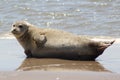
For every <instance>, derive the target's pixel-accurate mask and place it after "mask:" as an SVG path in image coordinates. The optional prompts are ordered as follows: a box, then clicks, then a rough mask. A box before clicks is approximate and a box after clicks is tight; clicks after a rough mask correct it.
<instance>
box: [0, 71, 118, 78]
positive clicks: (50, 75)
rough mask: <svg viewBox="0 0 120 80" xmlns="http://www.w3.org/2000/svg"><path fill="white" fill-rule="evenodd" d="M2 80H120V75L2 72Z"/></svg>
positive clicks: (0, 73) (0, 74)
mask: <svg viewBox="0 0 120 80" xmlns="http://www.w3.org/2000/svg"><path fill="white" fill-rule="evenodd" d="M0 80H120V74H115V73H114V74H113V73H106V72H100V73H99V72H86V71H84V72H83V71H75V72H74V71H72V72H69V71H62V72H53V71H20V72H0Z"/></svg>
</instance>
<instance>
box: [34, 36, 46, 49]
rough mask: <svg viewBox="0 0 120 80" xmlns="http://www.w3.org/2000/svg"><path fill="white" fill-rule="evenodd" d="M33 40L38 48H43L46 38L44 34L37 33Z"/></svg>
mask: <svg viewBox="0 0 120 80" xmlns="http://www.w3.org/2000/svg"><path fill="white" fill-rule="evenodd" d="M34 41H35V44H36V45H37V47H38V48H43V47H44V44H45V42H46V41H47V39H46V36H45V35H43V34H39V35H36V36H34Z"/></svg>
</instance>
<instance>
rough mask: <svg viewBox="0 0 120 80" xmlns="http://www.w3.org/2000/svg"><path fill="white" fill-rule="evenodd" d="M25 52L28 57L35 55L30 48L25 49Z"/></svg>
mask: <svg viewBox="0 0 120 80" xmlns="http://www.w3.org/2000/svg"><path fill="white" fill-rule="evenodd" d="M24 53H25V54H26V56H27V58H31V57H33V56H32V53H31V51H30V50H25V51H24Z"/></svg>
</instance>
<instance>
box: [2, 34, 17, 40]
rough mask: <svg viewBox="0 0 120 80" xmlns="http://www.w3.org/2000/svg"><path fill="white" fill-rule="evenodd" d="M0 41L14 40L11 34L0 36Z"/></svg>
mask: <svg viewBox="0 0 120 80" xmlns="http://www.w3.org/2000/svg"><path fill="white" fill-rule="evenodd" d="M0 39H15V37H14V36H13V35H12V34H11V33H3V34H0Z"/></svg>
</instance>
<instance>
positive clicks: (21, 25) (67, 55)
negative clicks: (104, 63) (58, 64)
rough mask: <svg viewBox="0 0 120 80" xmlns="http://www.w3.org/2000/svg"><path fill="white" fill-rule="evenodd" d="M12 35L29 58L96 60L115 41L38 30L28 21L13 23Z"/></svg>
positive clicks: (51, 30)
mask: <svg viewBox="0 0 120 80" xmlns="http://www.w3.org/2000/svg"><path fill="white" fill-rule="evenodd" d="M11 32H12V34H13V35H14V36H15V37H16V39H17V40H18V42H19V43H20V44H21V45H22V47H23V48H24V50H25V51H24V52H25V54H26V55H27V57H36V58H62V59H72V60H94V59H95V58H96V57H98V56H99V55H100V54H102V53H103V51H104V50H105V49H106V48H107V47H108V46H110V45H111V44H112V43H113V42H114V41H110V42H102V41H99V42H98V41H93V40H91V39H89V38H87V37H83V36H79V35H75V34H72V33H69V32H65V31H62V30H57V29H49V28H38V27H36V26H35V25H32V24H30V23H28V22H27V21H17V22H15V23H13V25H12V29H11Z"/></svg>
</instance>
